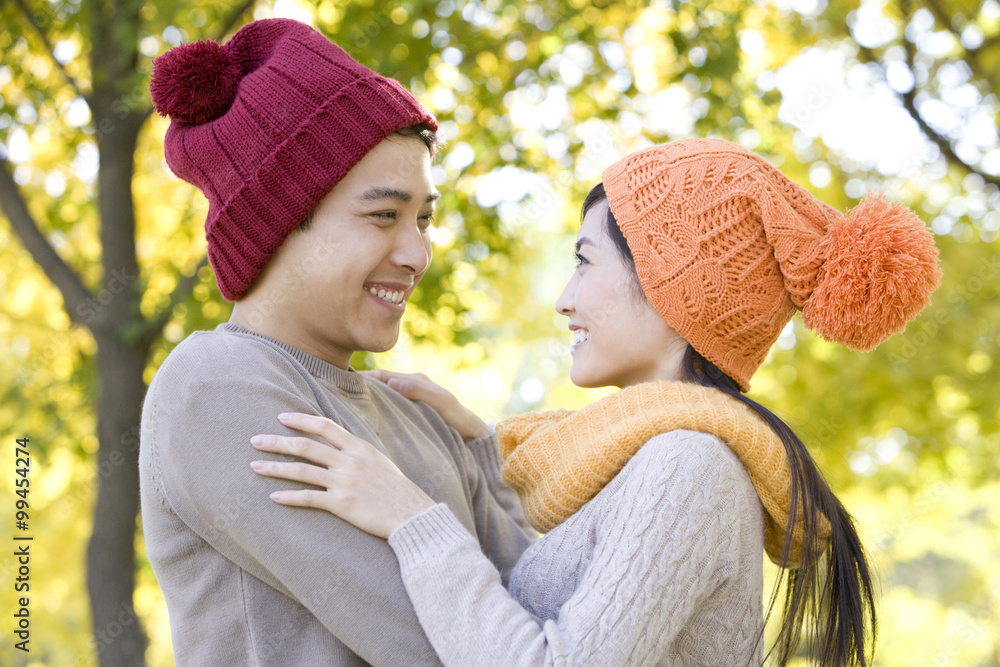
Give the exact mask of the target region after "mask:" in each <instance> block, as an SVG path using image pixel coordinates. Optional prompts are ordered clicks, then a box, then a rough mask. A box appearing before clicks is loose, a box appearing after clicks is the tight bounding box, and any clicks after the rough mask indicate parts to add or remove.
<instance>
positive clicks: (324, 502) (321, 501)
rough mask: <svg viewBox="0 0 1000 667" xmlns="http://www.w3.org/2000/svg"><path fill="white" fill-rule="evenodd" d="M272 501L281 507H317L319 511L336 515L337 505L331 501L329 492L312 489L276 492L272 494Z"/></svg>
mask: <svg viewBox="0 0 1000 667" xmlns="http://www.w3.org/2000/svg"><path fill="white" fill-rule="evenodd" d="M271 500H273V501H274V502H276V503H278V504H279V505H289V506H292V507H315V508H316V509H318V510H326V511H327V512H331V513H333V514H336V513H337V512H336V511H335V510H336V507H335V504H334V503H333V502H332V501H331V496H330V492H329V491H313V490H312V489H299V490H295V491H275V492H274V493H272V494H271Z"/></svg>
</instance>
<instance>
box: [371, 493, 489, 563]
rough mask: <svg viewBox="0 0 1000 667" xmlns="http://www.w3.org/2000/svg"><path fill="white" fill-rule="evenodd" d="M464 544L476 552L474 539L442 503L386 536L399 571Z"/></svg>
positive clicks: (477, 547) (437, 556)
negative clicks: (472, 546)
mask: <svg viewBox="0 0 1000 667" xmlns="http://www.w3.org/2000/svg"><path fill="white" fill-rule="evenodd" d="M464 542H471V543H472V544H473V545H474V546H475V547H476V550H477V551H478V550H479V546H478V543H477V542H476V540H475V538H474V537H472V535H470V534H469V531H467V530H466V529H465V526H463V525H462V524H461V523H460V522H459V520H458V519H457V518H455V515H454V514H452V512H451V510H450V509H448V506H447V505H445V504H444V503H438V504H437V505H435V506H434V507H431V508H428V509H426V510H424V511H423V512H421V513H420V514H417V515H416V516H414V517H411V518H410V519H409V520H407V521H406V522H405V523H403V524H402V525H401V526H399V527H398V528H396V530H394V531H392V534H391V535H389V546H390V547H392V550H393V551H394V552H395V553H396V559H397V560H399V564H400V568H402V569H405V568H406V566H407V565H409V566H414V565H419V564H420V563H422V562H424V561H426V560H429V559H439V558H440V557H441V554H442V553H444V552H446V551H449V550H451V549H452V548H454V547H458V546H460V545H462V543H464Z"/></svg>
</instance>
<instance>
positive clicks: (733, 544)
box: [389, 431, 764, 667]
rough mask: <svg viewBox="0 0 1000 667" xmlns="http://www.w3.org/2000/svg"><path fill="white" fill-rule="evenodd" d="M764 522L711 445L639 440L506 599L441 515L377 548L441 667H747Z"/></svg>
mask: <svg viewBox="0 0 1000 667" xmlns="http://www.w3.org/2000/svg"><path fill="white" fill-rule="evenodd" d="M763 536H764V512H763V508H762V506H761V503H760V500H759V497H758V495H757V492H756V491H755V490H754V487H753V485H752V484H751V482H750V479H749V477H748V476H747V473H746V470H745V468H744V466H743V464H742V463H741V462H740V460H739V458H738V457H737V456H736V454H734V453H733V451H732V450H731V449H730V448H729V447H727V446H726V445H725V444H724V443H723V442H722V441H721V440H719V439H718V438H716V437H715V436H711V435H707V434H704V433H696V432H693V431H672V432H670V433H666V434H662V435H658V436H655V437H653V438H652V439H650V440H649V441H648V442H647V443H646V444H645V446H643V447H642V448H641V449H640V450H639V451H638V453H637V454H636V455H635V456H634V457H633V458H632V459H631V460H630V461H629V462H628V464H627V465H626V466H625V467H624V468H623V469H622V471H621V472H620V473H619V474H618V475H617V476H616V477H615V478H614V479H613V480H612V481H611V482H610V483H609V484H608V485H607V486H606V487H604V489H603V490H602V491H601V492H600V493H598V494H597V495H596V496H595V497H594V498H593V499H592V500H590V501H589V502H588V503H587V504H585V505H584V506H583V508H582V509H581V510H580V511H578V512H577V513H576V514H574V515H573V516H572V517H570V518H569V519H568V520H566V521H565V522H563V523H561V524H560V525H559V526H557V527H556V528H555V529H553V530H552V531H551V532H550V533H548V534H547V535H546V536H545V537H544V538H543V539H541V540H540V541H538V542H536V543H535V544H534V545H532V546H531V547H529V548H528V549H527V551H525V552H524V554H523V555H522V557H521V559H520V561H519V562H518V564H517V566H516V568H515V569H514V571H513V573H512V574H511V577H510V582H509V586H508V588H509V591H508V589H505V588H504V586H503V584H502V582H501V578H500V575H499V573H498V572H497V570H496V568H495V567H494V566H493V564H492V563H491V562H490V561H489V560H488V559H487V558H486V557H485V556H483V554H482V551H481V549H480V546H479V544H478V543H477V542H476V540H475V539H474V538H473V537H472V536H471V535H470V534H469V532H468V531H467V530H466V529H465V528H464V527H463V526H462V524H461V523H460V522H459V521H457V520H456V518H455V517H454V515H453V514H452V513H451V512H450V510H449V509H448V508H447V507H446V506H445V505H442V504H439V505H436V506H434V507H432V508H430V509H429V510H427V511H425V512H423V513H421V514H419V515H417V516H416V517H414V518H413V519H411V520H410V521H408V522H407V523H405V524H403V525H402V526H400V527H399V528H398V529H397V530H396V531H395V532H394V533H393V534H392V535H391V536H390V537H389V544H390V546H391V547H392V548H393V550H394V551H395V553H396V557H397V558H398V559H399V563H400V568H401V571H402V576H403V583H404V585H405V586H406V590H407V592H408V593H409V596H410V600H411V601H412V602H413V606H414V608H415V610H416V612H417V617H418V618H419V619H420V624H421V625H422V627H423V628H424V631H425V632H426V633H427V636H428V638H429V639H430V641H431V644H432V645H433V646H434V649H435V650H436V651H437V654H438V656H439V657H440V659H441V661H442V662H443V663H444V664H445V665H454V666H456V667H459V666H461V667H466V666H477V665H497V666H504V667H506V666H510V667H516V666H521V665H596V666H599V667H605V666H619V665H692V666H694V665H712V666H721V665H748V664H751V665H759V664H761V662H762V654H763V652H762V642H758V636H759V634H760V633H761V630H762V627H763V620H762V593H763V575H762V567H763V556H762V550H763V546H764V543H763Z"/></svg>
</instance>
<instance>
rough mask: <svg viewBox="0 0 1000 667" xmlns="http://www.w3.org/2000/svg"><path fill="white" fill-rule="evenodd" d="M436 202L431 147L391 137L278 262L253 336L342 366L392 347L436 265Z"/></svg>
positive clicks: (256, 291)
mask: <svg viewBox="0 0 1000 667" xmlns="http://www.w3.org/2000/svg"><path fill="white" fill-rule="evenodd" d="M438 197H439V194H438V192H437V191H436V190H435V189H434V184H433V182H432V181H431V158H430V154H429V152H428V150H427V147H426V146H425V145H424V143H423V142H422V141H421V140H420V139H417V138H411V137H401V136H398V135H394V136H390V137H389V138H388V139H385V140H384V141H383V142H382V143H380V144H378V145H377V146H376V147H375V148H373V149H372V150H371V151H370V152H369V153H368V154H367V155H366V156H365V157H364V158H363V159H362V160H361V161H360V162H358V164H357V165H355V166H354V168H353V169H351V170H350V171H349V172H348V173H347V175H346V176H345V177H344V178H343V180H341V181H340V182H339V183H338V184H337V185H336V187H334V189H333V190H331V191H330V193H329V194H328V195H327V196H326V198H325V199H323V201H321V202H320V204H319V206H317V208H316V210H315V212H314V215H313V221H312V224H311V226H310V227H309V229H308V230H305V231H296V232H293V233H292V234H291V235H290V236H289V237H288V238H287V239H286V240H285V242H284V243H283V244H282V245H281V247H280V248H279V249H278V251H277V252H276V253H275V255H274V257H272V258H271V261H270V262H269V263H268V266H267V269H266V270H265V272H264V274H263V275H262V276H261V277H260V279H258V282H257V284H255V286H254V288H253V289H252V290H251V292H250V293H249V294H248V295H247V297H246V298H245V301H246V305H247V306H249V309H248V310H249V312H250V319H249V320H248V321H249V322H250V325H251V328H253V329H255V330H257V331H259V332H260V333H264V334H265V335H269V336H272V337H274V338H277V339H278V340H281V341H282V342H285V343H288V344H290V345H292V346H294V347H297V348H298V349H300V350H302V351H304V352H308V353H309V354H312V355H313V356H316V357H319V358H320V359H323V360H325V361H328V362H330V363H333V364H336V365H337V366H340V367H341V368H346V367H347V365H348V364H349V362H350V359H351V354H353V353H354V352H355V351H357V350H367V351H372V352H385V351H386V350H388V349H390V348H391V347H392V346H393V345H395V344H396V340H397V338H398V337H399V322H400V319H401V318H402V315H403V311H404V310H405V309H406V301H407V299H408V298H409V296H410V294H411V293H412V292H413V289H414V287H415V286H416V284H417V283H418V282H419V281H420V278H421V277H423V275H424V272H425V271H426V270H427V267H428V265H429V264H430V260H431V245H430V239H429V238H428V231H427V230H428V227H429V226H430V224H431V219H432V215H433V213H434V202H435V200H436V199H437V198H438ZM263 312H267V314H266V316H265V317H261V316H258V317H257V318H256V319H257V320H258V325H257V326H254V322H253V319H254V313H263Z"/></svg>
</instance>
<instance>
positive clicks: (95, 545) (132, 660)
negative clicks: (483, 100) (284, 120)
mask: <svg viewBox="0 0 1000 667" xmlns="http://www.w3.org/2000/svg"><path fill="white" fill-rule="evenodd" d="M146 354H147V350H145V349H138V348H136V347H134V346H129V345H127V344H125V343H122V342H121V341H120V340H116V339H114V338H110V337H102V338H100V339H98V341H97V363H98V368H99V376H100V381H99V382H100V389H99V391H100V394H99V397H98V401H97V414H98V417H97V436H98V440H99V441H100V447H99V449H98V452H97V466H98V467H97V479H98V486H97V503H96V505H95V507H94V530H93V533H92V534H91V537H90V543H89V545H88V547H87V590H88V592H89V593H90V608H91V613H92V615H93V622H94V639H95V641H96V647H97V654H98V660H99V664H100V665H101V667H135V666H137V665H145V664H146V661H145V650H146V638H145V635H144V633H143V629H142V624H141V623H140V622H139V620H138V618H137V616H136V614H135V609H134V608H133V604H132V592H133V589H134V588H135V526H136V515H137V512H138V510H139V476H138V467H139V429H138V424H139V419H140V416H141V410H142V397H143V395H144V394H145V390H146V388H145V385H144V383H143V379H142V373H143V369H144V368H145V366H146Z"/></svg>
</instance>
